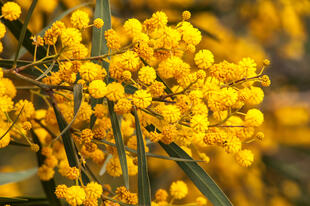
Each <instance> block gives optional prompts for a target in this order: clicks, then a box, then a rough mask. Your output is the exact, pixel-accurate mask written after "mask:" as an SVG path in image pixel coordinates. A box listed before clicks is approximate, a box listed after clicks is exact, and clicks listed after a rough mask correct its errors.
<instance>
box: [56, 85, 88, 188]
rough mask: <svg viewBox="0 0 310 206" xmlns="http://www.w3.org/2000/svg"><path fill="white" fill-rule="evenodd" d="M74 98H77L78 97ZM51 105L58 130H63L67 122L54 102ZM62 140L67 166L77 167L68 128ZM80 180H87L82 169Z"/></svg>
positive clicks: (76, 157)
mask: <svg viewBox="0 0 310 206" xmlns="http://www.w3.org/2000/svg"><path fill="white" fill-rule="evenodd" d="M76 87H77V86H76ZM78 87H80V86H78ZM76 96H77V95H76ZM76 99H78V97H77V98H76ZM52 105H53V108H54V112H55V115H56V119H57V123H58V127H59V130H60V131H63V130H65V129H66V128H67V126H68V124H67V122H66V120H65V119H64V117H63V115H62V114H61V112H60V111H59V109H58V107H57V105H56V103H55V102H52ZM76 107H77V103H75V108H76ZM75 110H76V109H75ZM76 111H77V110H76ZM62 141H63V144H64V147H65V151H66V155H67V159H68V162H69V166H70V167H77V168H78V156H77V153H76V148H75V145H74V142H73V140H72V138H71V132H70V130H68V129H67V130H66V131H65V132H64V133H63V135H62ZM82 180H83V183H84V184H87V183H88V182H89V179H88V177H87V175H86V174H85V173H84V172H83V171H82Z"/></svg>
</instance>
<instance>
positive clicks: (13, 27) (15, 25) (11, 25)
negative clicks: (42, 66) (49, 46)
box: [0, 2, 46, 58]
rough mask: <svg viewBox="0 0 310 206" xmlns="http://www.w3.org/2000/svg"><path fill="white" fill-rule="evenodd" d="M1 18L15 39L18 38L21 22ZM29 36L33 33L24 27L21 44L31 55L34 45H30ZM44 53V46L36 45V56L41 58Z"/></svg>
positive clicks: (1, 4) (20, 31)
mask: <svg viewBox="0 0 310 206" xmlns="http://www.w3.org/2000/svg"><path fill="white" fill-rule="evenodd" d="M2 6H3V3H2V2H0V7H2ZM0 12H1V11H0ZM1 15H2V14H1ZM1 20H2V21H3V23H4V24H5V25H6V26H7V28H8V29H9V30H10V31H11V32H12V34H13V35H14V37H15V38H16V39H19V37H20V35H21V33H22V28H23V24H22V23H21V22H20V21H19V20H15V21H8V20H6V19H4V18H2V19H1ZM31 36H33V34H32V33H31V32H30V31H29V30H28V29H26V32H25V37H24V40H23V44H22V45H23V46H24V47H25V48H26V49H27V50H28V51H29V52H30V53H31V54H32V55H33V54H34V48H35V47H34V45H32V40H31V39H30V37H31ZM45 55H46V49H45V47H38V50H37V56H38V58H43V57H44V56H45Z"/></svg>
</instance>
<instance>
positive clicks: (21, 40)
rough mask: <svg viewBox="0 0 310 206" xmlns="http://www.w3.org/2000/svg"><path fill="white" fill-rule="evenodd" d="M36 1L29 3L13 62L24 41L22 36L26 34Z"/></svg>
mask: <svg viewBox="0 0 310 206" xmlns="http://www.w3.org/2000/svg"><path fill="white" fill-rule="evenodd" d="M37 2H38V0H33V1H32V3H31V5H30V8H29V10H28V12H27V16H26V19H25V22H24V24H23V27H22V30H21V32H20V35H19V39H18V45H17V50H16V54H15V58H14V63H16V61H17V59H18V55H19V51H20V48H21V46H22V44H23V42H24V38H25V35H26V30H27V26H28V23H29V21H30V18H31V16H32V13H33V10H34V8H35V7H36V5H37Z"/></svg>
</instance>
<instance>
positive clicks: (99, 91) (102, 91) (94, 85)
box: [88, 80, 107, 99]
mask: <svg viewBox="0 0 310 206" xmlns="http://www.w3.org/2000/svg"><path fill="white" fill-rule="evenodd" d="M88 92H89V94H90V95H91V96H92V97H94V98H96V99H99V98H102V97H104V96H105V95H106V93H107V85H106V84H105V83H104V82H103V81H102V80H94V81H92V82H91V83H90V84H89V86H88Z"/></svg>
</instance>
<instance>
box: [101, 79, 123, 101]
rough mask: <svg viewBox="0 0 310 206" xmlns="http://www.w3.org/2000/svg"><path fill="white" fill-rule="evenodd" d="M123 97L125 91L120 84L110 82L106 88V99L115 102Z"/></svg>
mask: <svg viewBox="0 0 310 206" xmlns="http://www.w3.org/2000/svg"><path fill="white" fill-rule="evenodd" d="M124 96H125V89H124V87H123V85H122V84H121V83H118V82H112V83H111V84H108V86H107V94H106V97H107V98H108V99H109V100H111V101H114V102H116V101H117V100H119V99H121V98H123V97H124Z"/></svg>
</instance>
